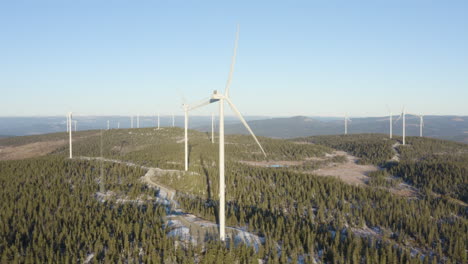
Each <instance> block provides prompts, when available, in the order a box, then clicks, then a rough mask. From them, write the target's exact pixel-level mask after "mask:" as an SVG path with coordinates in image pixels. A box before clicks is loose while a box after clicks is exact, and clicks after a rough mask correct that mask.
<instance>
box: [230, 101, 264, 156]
mask: <svg viewBox="0 0 468 264" xmlns="http://www.w3.org/2000/svg"><path fill="white" fill-rule="evenodd" d="M225 100H226V101H227V102H228V104H229V105H230V106H231V108H232V110H233V111H234V113H236V115H237V117H238V118H239V119H240V121H241V122H242V124H244V126H245V128H247V130H248V131H249V132H250V134H251V135H252V137H253V138H254V139H255V142H257V144H258V146H259V147H260V149H261V150H262V152H263V155H265V157H266V153H265V150H263V147H262V145H261V144H260V142H259V141H258V139H257V137H256V136H255V134H254V132H253V131H252V129H251V128H250V126H249V124H247V122H246V121H245V119H244V117H242V114H241V113H240V112H239V110H237V107H236V106H235V105H234V104H233V103H232V102H231V100H229V98H225Z"/></svg>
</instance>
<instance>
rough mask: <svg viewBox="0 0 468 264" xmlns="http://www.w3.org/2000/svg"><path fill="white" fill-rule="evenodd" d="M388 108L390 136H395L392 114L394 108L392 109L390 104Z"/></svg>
mask: <svg viewBox="0 0 468 264" xmlns="http://www.w3.org/2000/svg"><path fill="white" fill-rule="evenodd" d="M387 109H388V111H389V112H390V115H389V124H390V138H393V122H392V119H393V116H392V110H390V107H388V105H387Z"/></svg>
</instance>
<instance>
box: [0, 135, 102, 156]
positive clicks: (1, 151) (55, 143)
mask: <svg viewBox="0 0 468 264" xmlns="http://www.w3.org/2000/svg"><path fill="white" fill-rule="evenodd" d="M96 135H99V134H98V133H96V134H91V135H87V136H77V137H74V138H73V141H74V142H77V141H80V140H82V139H85V138H88V137H91V136H96ZM66 144H68V137H67V138H66V139H65V138H64V139H60V140H49V141H39V142H34V143H28V144H23V145H18V146H16V145H15V146H0V160H21V159H28V158H34V157H40V156H45V155H47V154H50V153H52V152H53V151H55V150H57V149H58V148H60V147H62V146H64V145H66Z"/></svg>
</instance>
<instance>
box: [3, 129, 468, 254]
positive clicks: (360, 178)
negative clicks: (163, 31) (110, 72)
mask: <svg viewBox="0 0 468 264" xmlns="http://www.w3.org/2000/svg"><path fill="white" fill-rule="evenodd" d="M307 122H314V121H307ZM209 136H210V135H209V133H204V132H198V131H195V130H189V145H190V148H189V149H190V156H189V157H190V168H189V171H188V172H185V171H183V149H184V148H183V140H182V139H183V129H180V128H167V127H165V128H163V129H160V130H157V129H154V128H140V129H111V130H103V131H98V130H90V131H79V132H77V133H75V134H74V145H73V149H74V158H73V159H68V142H67V140H66V139H67V134H65V133H63V132H62V133H54V134H45V135H39V136H24V137H11V138H4V139H0V186H1V188H0V199H1V200H2V201H4V202H2V203H1V204H0V218H1V219H2V225H0V249H1V250H0V260H1V261H0V262H2V263H10V262H25V263H43V262H61V263H63V262H66V263H68V262H75V261H76V260H78V261H79V262H93V261H94V262H119V261H120V262H144V263H160V262H163V263H183V262H190V263H193V262H195V263H219V262H224V263H232V262H235V261H238V262H239V263H258V261H259V260H261V261H263V262H264V263H265V262H267V263H286V262H293V263H314V262H315V263H391V262H393V263H431V262H435V263H438V262H451V263H466V261H467V255H466V245H467V241H466V239H465V238H466V237H467V230H468V222H467V217H468V215H467V212H468V211H467V204H466V203H467V202H468V199H467V198H468V197H467V193H466V190H467V189H468V188H467V186H468V170H467V164H468V162H467V161H468V146H467V145H466V144H460V143H454V142H450V141H445V140H439V139H429V138H418V137H408V144H407V145H405V146H402V145H399V144H400V140H399V139H398V138H395V139H388V137H387V136H386V135H384V134H356V135H348V136H340V135H336V136H312V137H311V136H306V137H301V138H294V139H290V140H284V139H272V138H266V137H259V140H260V142H261V143H262V145H263V146H264V148H265V151H266V152H267V157H264V156H263V155H262V154H261V152H260V151H259V150H258V149H257V148H258V147H257V146H256V144H255V142H254V141H253V140H252V138H250V137H249V136H245V135H228V136H227V137H226V190H227V193H226V199H227V216H226V223H227V225H228V227H229V228H228V236H229V239H228V243H227V244H224V243H221V242H220V241H219V240H218V239H217V208H218V197H217V193H218V186H219V181H218V168H217V159H218V151H217V150H218V146H217V144H216V143H214V144H213V143H211V141H210V137H209ZM3 220H4V221H3Z"/></svg>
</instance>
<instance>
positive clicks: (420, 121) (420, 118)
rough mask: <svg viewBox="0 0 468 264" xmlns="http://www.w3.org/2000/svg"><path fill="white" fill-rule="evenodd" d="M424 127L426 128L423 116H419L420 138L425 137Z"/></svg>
mask: <svg viewBox="0 0 468 264" xmlns="http://www.w3.org/2000/svg"><path fill="white" fill-rule="evenodd" d="M423 126H424V119H423V115H420V116H419V136H420V137H422V136H423Z"/></svg>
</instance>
